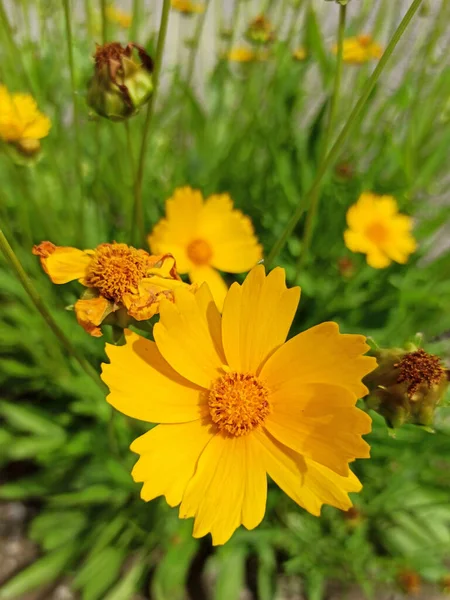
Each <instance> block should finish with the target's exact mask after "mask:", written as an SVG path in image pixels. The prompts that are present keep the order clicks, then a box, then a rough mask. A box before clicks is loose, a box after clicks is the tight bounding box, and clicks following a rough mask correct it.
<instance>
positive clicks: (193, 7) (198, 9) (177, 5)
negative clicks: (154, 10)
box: [171, 0, 205, 15]
mask: <svg viewBox="0 0 450 600" xmlns="http://www.w3.org/2000/svg"><path fill="white" fill-rule="evenodd" d="M171 6H172V8H173V9H174V10H177V11H178V12H181V13H183V14H184V15H193V14H195V13H197V14H199V13H202V12H204V11H205V5H204V4H198V3H197V2H192V1H191V0H172V1H171Z"/></svg>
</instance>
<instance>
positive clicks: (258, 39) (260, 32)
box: [245, 15, 275, 44]
mask: <svg viewBox="0 0 450 600" xmlns="http://www.w3.org/2000/svg"><path fill="white" fill-rule="evenodd" d="M245 35H246V37H247V39H248V40H249V41H250V42H252V43H254V44H268V43H270V42H273V40H274V39H275V31H274V29H273V26H272V23H271V22H270V21H269V19H267V17H265V16H264V15H259V16H258V17H256V18H255V19H253V21H251V22H250V24H249V26H248V28H247V32H246V34H245Z"/></svg>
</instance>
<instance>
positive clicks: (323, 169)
mask: <svg viewBox="0 0 450 600" xmlns="http://www.w3.org/2000/svg"><path fill="white" fill-rule="evenodd" d="M422 2H423V0H413V2H412V4H411V6H410V7H409V9H408V11H407V12H406V14H405V16H404V17H403V19H402V21H401V22H400V24H399V26H398V27H397V29H396V31H395V33H394V35H393V36H392V38H391V41H390V42H389V44H388V46H387V48H386V50H385V52H384V54H383V56H382V57H381V59H380V61H379V63H378V65H377V66H376V68H375V69H374V71H373V73H372V75H371V76H370V77H369V79H368V80H367V82H366V85H365V86H364V89H363V91H362V93H361V95H360V97H359V99H358V101H357V103H356V105H355V106H354V108H353V110H352V111H351V113H350V115H349V117H348V119H347V121H346V123H345V125H344V127H343V128H342V131H341V133H340V134H339V136H338V138H337V140H336V141H335V143H334V144H333V146H332V147H331V149H330V151H329V152H328V154H327V156H326V157H325V160H324V161H323V163H322V164H321V166H320V167H319V170H318V172H317V174H316V177H315V179H314V181H313V183H312V185H311V188H310V190H309V192H308V193H307V194H306V197H305V200H304V202H302V203H301V204H300V203H299V204H298V206H297V208H296V210H295V211H294V214H293V215H292V217H291V218H290V220H289V222H288V223H287V225H286V227H285V229H284V231H283V233H282V234H281V236H280V237H279V238H278V240H277V241H276V242H275V244H274V245H273V247H272V249H271V251H270V252H269V255H268V257H267V260H266V264H267V265H268V267H270V265H271V264H272V263H273V261H274V259H275V258H276V257H277V256H278V254H279V252H280V250H281V249H282V248H283V246H284V245H285V243H286V241H287V239H288V238H289V236H290V235H291V233H292V232H293V231H294V229H295V227H296V225H297V223H298V222H299V220H300V218H301V216H302V215H303V213H304V211H305V208H306V207H307V206H308V205H309V204H310V202H311V199H312V198H313V197H314V195H315V194H316V192H317V190H318V189H319V188H320V185H321V183H322V180H323V178H324V177H325V175H326V173H327V171H328V168H329V167H330V165H332V164H333V162H334V161H335V160H336V158H337V156H338V155H339V152H340V150H341V147H342V145H343V143H344V142H345V140H346V139H347V137H348V135H349V133H350V132H351V131H352V129H353V126H354V125H355V123H357V121H358V117H359V115H360V114H361V112H362V110H363V108H364V107H365V105H366V103H367V100H368V99H369V96H370V94H371V93H372V90H373V89H374V87H375V85H376V83H377V81H378V80H379V78H380V76H381V74H382V73H383V70H384V68H385V66H386V64H387V63H388V62H389V59H390V57H391V56H392V54H393V52H394V50H395V48H396V47H397V44H398V43H399V41H400V39H401V38H402V36H403V34H404V33H405V31H406V29H407V28H408V25H409V24H410V22H411V21H412V19H413V17H414V15H415V14H416V12H417V11H418V10H419V8H420V5H421V4H422Z"/></svg>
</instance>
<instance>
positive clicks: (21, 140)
mask: <svg viewBox="0 0 450 600" xmlns="http://www.w3.org/2000/svg"><path fill="white" fill-rule="evenodd" d="M50 126H51V123H50V119H49V118H48V117H46V116H45V115H43V114H42V113H41V112H39V110H38V107H37V104H36V102H35V101H34V100H33V98H32V97H31V96H30V95H29V94H10V93H9V92H8V90H7V88H6V87H5V86H4V85H0V139H1V140H3V141H4V142H8V143H12V144H15V145H16V146H18V147H19V149H20V150H22V151H24V152H26V153H27V152H29V153H35V152H37V151H38V150H39V148H40V144H39V140H40V139H42V138H44V137H46V136H47V135H48V132H49V131H50Z"/></svg>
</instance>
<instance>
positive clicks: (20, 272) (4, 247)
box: [0, 229, 104, 391]
mask: <svg viewBox="0 0 450 600" xmlns="http://www.w3.org/2000/svg"><path fill="white" fill-rule="evenodd" d="M0 250H1V251H2V252H3V255H4V256H5V259H6V261H7V263H8V264H9V265H10V267H11V268H12V270H13V271H14V274H15V275H16V277H17V279H18V280H19V281H20V283H21V284H22V287H23V288H24V290H25V292H26V293H27V294H28V296H29V298H30V300H31V301H32V303H33V304H34V306H35V307H36V309H37V310H38V312H39V313H40V314H41V316H42V318H43V319H44V321H45V322H46V323H47V325H48V326H49V328H50V329H51V330H52V332H53V333H54V334H55V336H56V337H57V338H58V340H59V341H60V343H61V344H62V346H63V347H64V348H65V349H66V350H67V352H68V353H69V354H71V355H72V356H73V358H75V360H76V361H77V362H78V364H79V365H80V367H81V368H82V369H83V370H84V371H85V373H86V374H87V375H89V377H90V378H91V379H92V380H93V381H95V383H96V384H97V385H98V386H99V387H100V388H101V390H102V391H104V387H103V384H102V382H101V380H100V378H99V376H98V374H97V372H96V371H95V369H94V368H93V367H92V365H91V364H90V363H88V362H87V360H85V358H84V357H83V356H82V355H81V354H79V353H78V351H77V349H76V348H75V347H74V346H73V345H72V342H71V341H70V340H69V338H68V337H66V334H65V333H64V332H63V331H62V329H61V328H60V327H59V325H58V324H57V323H56V322H55V321H54V320H53V317H52V315H51V314H50V312H49V311H48V310H47V307H46V306H45V304H44V302H43V301H42V299H41V297H40V295H39V293H38V291H37V290H36V288H35V287H34V285H33V284H32V283H31V280H30V278H29V277H28V275H27V274H26V272H25V270H24V268H23V267H22V265H21V263H20V261H19V259H18V258H17V256H16V254H15V253H14V250H13V249H12V248H11V246H10V244H9V242H8V240H7V239H6V237H5V234H4V233H3V231H2V230H1V229H0Z"/></svg>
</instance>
